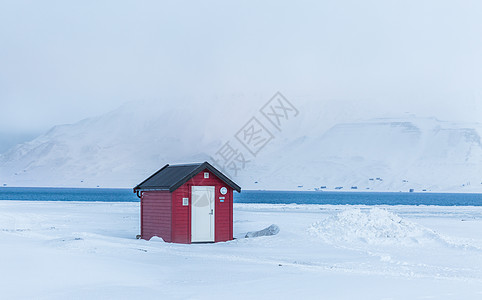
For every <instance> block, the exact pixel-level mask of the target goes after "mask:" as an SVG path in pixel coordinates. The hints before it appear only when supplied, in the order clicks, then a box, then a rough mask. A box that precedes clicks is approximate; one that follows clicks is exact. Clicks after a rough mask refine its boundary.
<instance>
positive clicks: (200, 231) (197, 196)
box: [191, 186, 214, 242]
mask: <svg viewBox="0 0 482 300" xmlns="http://www.w3.org/2000/svg"><path fill="white" fill-rule="evenodd" d="M191 242H214V186H193V187H192V188H191Z"/></svg>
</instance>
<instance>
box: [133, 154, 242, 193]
mask: <svg viewBox="0 0 482 300" xmlns="http://www.w3.org/2000/svg"><path fill="white" fill-rule="evenodd" d="M187 165H188V164H186V165H182V166H187ZM190 165H196V164H190ZM175 166H181V165H172V167H175ZM167 167H169V164H167V165H165V166H164V167H163V168H162V169H160V170H159V171H157V172H156V173H154V174H152V175H151V176H149V177H148V178H147V179H146V180H144V181H143V182H141V183H139V184H138V185H137V186H136V187H135V188H134V192H137V191H138V190H149V189H142V188H140V186H141V185H142V184H144V183H145V182H147V181H148V180H149V179H151V178H152V177H154V176H155V175H156V174H158V173H160V172H161V171H163V170H164V169H166V168H167ZM204 169H208V170H209V171H211V173H213V174H214V175H216V176H217V177H218V178H219V179H221V180H222V181H224V182H225V183H226V184H227V185H229V186H230V187H231V188H232V189H234V190H235V191H237V192H238V193H241V187H240V186H238V185H237V184H236V183H234V182H233V181H232V180H231V179H229V178H228V177H227V176H226V175H224V174H223V173H221V172H220V171H219V170H218V169H216V168H215V167H213V166H212V165H211V164H210V163H208V162H207V161H205V162H204V163H202V164H199V166H198V167H197V168H195V169H194V170H193V171H191V172H190V173H189V174H187V175H186V176H184V177H183V178H182V179H180V180H178V181H177V182H176V183H174V184H173V185H171V186H170V187H169V192H171V193H172V192H174V191H175V190H177V189H178V188H179V187H180V186H182V185H183V184H185V183H186V182H187V181H189V180H190V179H191V178H193V177H194V176H196V175H197V174H199V173H200V172H201V171H203V170H204ZM151 190H152V188H151Z"/></svg>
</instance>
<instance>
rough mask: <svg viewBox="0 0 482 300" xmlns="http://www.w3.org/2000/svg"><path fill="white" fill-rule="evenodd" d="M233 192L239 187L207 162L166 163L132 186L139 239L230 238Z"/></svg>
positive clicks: (213, 240)
mask: <svg viewBox="0 0 482 300" xmlns="http://www.w3.org/2000/svg"><path fill="white" fill-rule="evenodd" d="M233 191H237V192H238V193H240V192H241V188H240V187H239V186H238V185H237V184H236V183H234V182H233V181H231V180H230V179H229V178H228V177H226V176H225V175H224V174H222V173H221V172H220V171H218V170H217V169H216V168H214V167H213V166H212V165H210V164H209V163H208V162H204V163H198V164H186V165H172V166H171V165H165V166H164V167H163V168H162V169H160V170H159V171H157V172H156V173H154V174H153V175H151V176H150V177H149V178H147V179H146V180H144V181H143V182H141V183H140V184H138V185H137V186H136V187H135V188H134V192H135V193H137V196H138V197H139V198H141V238H142V239H145V240H149V239H151V238H152V237H153V236H158V237H161V238H162V239H163V240H164V241H166V242H173V243H183V244H189V243H196V242H224V241H229V240H232V239H233Z"/></svg>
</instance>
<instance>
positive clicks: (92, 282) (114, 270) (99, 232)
mask: <svg viewBox="0 0 482 300" xmlns="http://www.w3.org/2000/svg"><path fill="white" fill-rule="evenodd" d="M271 224H277V225H278V226H279V227H280V233H279V234H278V235H275V236H270V237H257V238H249V239H245V238H244V235H245V234H246V232H248V231H255V230H259V229H262V228H265V227H267V226H269V225H271ZM234 232H235V237H236V238H237V239H236V240H234V241H231V242H227V243H217V244H197V245H178V244H168V243H164V242H162V241H160V240H151V241H149V242H148V241H143V240H136V239H135V236H136V234H138V233H139V204H138V203H91V202H26V201H25V202H24V201H0V241H1V242H0V270H1V271H0V298H1V299H482V235H481V232H482V207H434V206H330V205H267V204H266V205H264V204H236V205H235V223H234Z"/></svg>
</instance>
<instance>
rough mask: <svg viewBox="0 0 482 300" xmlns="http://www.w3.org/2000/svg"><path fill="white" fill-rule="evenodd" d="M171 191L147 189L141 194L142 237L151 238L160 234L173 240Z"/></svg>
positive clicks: (163, 237) (166, 239)
mask: <svg viewBox="0 0 482 300" xmlns="http://www.w3.org/2000/svg"><path fill="white" fill-rule="evenodd" d="M171 206H172V201H171V193H169V191H146V192H142V196H141V237H142V238H143V239H146V240H149V239H150V238H152V237H153V236H159V237H161V238H162V239H163V240H164V241H166V242H171V241H172V235H171V226H172V214H171Z"/></svg>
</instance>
